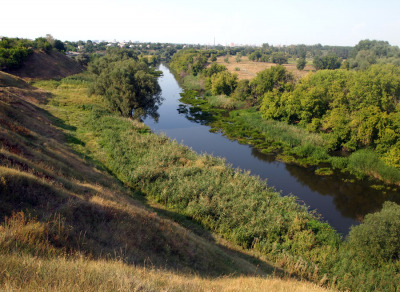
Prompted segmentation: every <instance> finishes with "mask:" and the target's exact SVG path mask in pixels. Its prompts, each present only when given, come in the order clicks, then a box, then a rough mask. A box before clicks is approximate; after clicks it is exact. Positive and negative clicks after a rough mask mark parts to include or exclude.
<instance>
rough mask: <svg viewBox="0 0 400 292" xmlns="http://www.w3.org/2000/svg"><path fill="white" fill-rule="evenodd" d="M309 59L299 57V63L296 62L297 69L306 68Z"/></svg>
mask: <svg viewBox="0 0 400 292" xmlns="http://www.w3.org/2000/svg"><path fill="white" fill-rule="evenodd" d="M306 64H307V61H306V59H304V58H299V59H297V63H296V68H297V70H300V71H302V70H304V68H305V67H306Z"/></svg>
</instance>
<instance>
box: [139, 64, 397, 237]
mask: <svg viewBox="0 0 400 292" xmlns="http://www.w3.org/2000/svg"><path fill="white" fill-rule="evenodd" d="M160 70H161V71H162V72H163V76H162V77H160V78H159V84H160V86H161V89H162V98H163V102H162V104H161V105H160V107H159V109H158V113H159V115H160V116H159V119H158V122H155V121H154V120H152V119H146V120H145V121H144V122H145V123H146V124H147V125H148V126H149V127H150V128H151V129H152V130H153V131H154V132H156V133H164V134H165V135H166V136H168V137H170V138H171V139H175V140H176V141H178V142H181V143H182V144H184V145H187V146H189V147H190V148H192V149H193V150H194V151H196V152H198V153H208V154H212V155H214V156H219V157H223V158H225V159H226V162H227V163H228V164H231V165H232V166H233V167H235V168H236V167H239V168H241V169H244V170H249V171H250V172H251V174H253V175H258V176H259V177H260V178H262V179H266V180H267V183H268V185H269V186H273V187H275V189H276V190H278V191H281V193H282V195H288V194H293V195H295V196H296V197H297V198H298V200H299V203H302V204H306V205H307V206H309V208H310V210H315V211H316V212H317V213H318V214H320V215H321V216H322V218H321V219H322V220H323V221H327V222H328V223H329V224H330V225H331V226H333V227H334V228H335V229H336V230H337V231H338V232H340V233H341V234H343V235H345V234H347V233H348V232H349V229H350V227H351V226H352V225H357V224H359V222H360V219H362V218H363V217H364V215H365V214H367V213H370V212H373V211H376V210H379V209H380V208H381V206H382V204H383V202H384V201H386V200H391V201H397V202H400V198H399V194H398V192H394V191H392V192H390V191H387V190H386V191H385V192H383V191H379V190H375V189H373V188H371V187H369V183H368V182H365V181H358V182H355V183H352V182H349V181H348V180H346V177H345V176H344V175H342V174H336V175H332V176H318V175H315V174H314V169H313V168H304V167H300V166H297V165H293V164H287V163H283V162H280V161H276V160H275V159H274V158H273V157H272V156H269V155H265V154H262V153H261V152H259V151H258V150H256V149H254V148H252V147H251V146H249V145H242V144H239V143H238V142H237V141H231V140H229V139H228V138H226V137H225V136H223V135H222V134H221V133H211V132H209V130H210V127H208V126H206V125H204V123H201V122H200V121H198V120H193V119H188V113H190V108H191V107H190V106H188V105H185V104H182V103H181V102H180V101H179V99H180V93H181V92H182V88H181V87H180V86H179V84H178V82H177V81H176V80H175V78H174V76H173V74H172V73H171V72H170V71H169V69H168V68H167V67H166V66H164V65H160ZM189 116H190V115H189Z"/></svg>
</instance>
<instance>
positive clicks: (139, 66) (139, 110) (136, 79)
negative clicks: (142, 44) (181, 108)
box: [89, 56, 161, 120]
mask: <svg viewBox="0 0 400 292" xmlns="http://www.w3.org/2000/svg"><path fill="white" fill-rule="evenodd" d="M113 58H115V56H111V57H110V56H105V57H103V58H100V59H99V60H97V61H96V62H95V63H99V64H94V65H93V66H91V67H90V69H89V71H91V72H93V73H94V74H95V75H96V77H95V81H94V83H93V85H92V87H91V93H96V94H99V95H101V96H103V97H104V99H105V100H106V102H107V103H108V104H109V106H110V108H111V109H112V110H113V111H117V112H119V113H120V114H121V116H125V117H130V118H137V119H141V118H145V117H146V116H151V117H153V118H154V119H155V120H157V119H158V114H157V109H158V104H159V103H160V101H161V98H160V92H161V89H160V86H159V85H158V82H157V77H158V76H159V75H160V72H158V71H155V70H154V69H153V68H150V67H149V66H148V65H147V64H145V63H144V62H141V61H138V60H135V59H133V58H123V59H122V60H117V61H112V59H113ZM94 67H95V68H94ZM96 73H97V74H96Z"/></svg>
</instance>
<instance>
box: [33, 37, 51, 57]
mask: <svg viewBox="0 0 400 292" xmlns="http://www.w3.org/2000/svg"><path fill="white" fill-rule="evenodd" d="M33 46H34V48H36V49H38V50H42V51H44V52H46V53H48V52H50V50H51V49H52V48H53V46H52V45H51V44H50V43H49V42H48V40H47V39H45V38H43V37H39V38H37V39H35V40H34V41H33Z"/></svg>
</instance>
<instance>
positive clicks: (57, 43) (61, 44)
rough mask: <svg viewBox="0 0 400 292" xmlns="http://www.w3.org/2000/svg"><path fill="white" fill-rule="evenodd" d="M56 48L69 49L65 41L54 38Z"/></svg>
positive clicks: (59, 49) (58, 49)
mask: <svg viewBox="0 0 400 292" xmlns="http://www.w3.org/2000/svg"><path fill="white" fill-rule="evenodd" d="M54 48H55V49H56V50H57V51H60V52H65V51H66V50H67V48H66V47H65V45H64V43H63V42H62V41H60V40H54Z"/></svg>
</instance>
